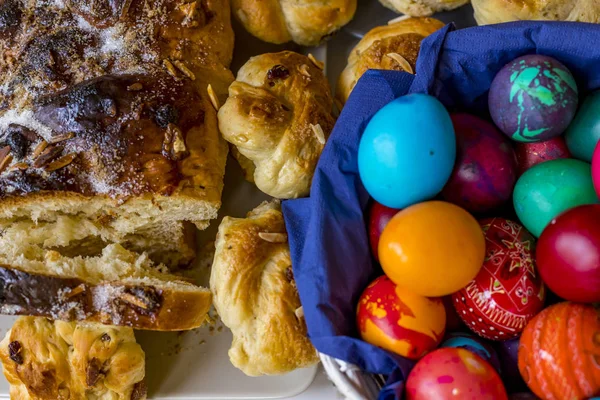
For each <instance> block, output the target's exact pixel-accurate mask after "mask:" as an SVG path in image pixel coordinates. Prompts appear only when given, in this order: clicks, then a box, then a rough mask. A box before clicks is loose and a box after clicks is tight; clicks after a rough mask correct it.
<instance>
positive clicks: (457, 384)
mask: <svg viewBox="0 0 600 400" xmlns="http://www.w3.org/2000/svg"><path fill="white" fill-rule="evenodd" d="M447 399H457V400H458V399H460V400H504V399H507V395H506V390H505V389H504V386H503V385H502V381H501V380H500V376H499V375H498V373H497V372H496V370H495V369H494V367H492V366H491V365H490V364H489V363H487V362H486V361H484V360H483V359H482V358H481V357H479V356H478V355H476V354H473V353H472V352H470V351H468V350H465V349H461V348H455V347H445V348H441V349H437V350H435V351H432V352H431V353H429V354H428V355H426V356H425V357H423V358H422V359H421V360H420V361H419V362H418V363H417V365H415V367H414V368H413V370H412V371H411V372H410V374H409V375H408V379H407V380H406V400H447Z"/></svg>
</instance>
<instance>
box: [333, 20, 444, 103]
mask: <svg viewBox="0 0 600 400" xmlns="http://www.w3.org/2000/svg"><path fill="white" fill-rule="evenodd" d="M443 26H444V23H443V22H441V21H439V20H437V19H435V18H408V19H405V20H402V21H399V22H395V23H392V24H389V25H383V26H378V27H375V28H373V29H371V30H370V31H369V32H367V34H366V35H365V36H364V37H363V38H362V39H361V41H360V42H358V44H357V45H356V46H355V47H354V49H352V51H351V52H350V56H349V57H348V65H346V68H344V71H343V72H342V74H341V75H340V78H339V80H338V84H337V88H336V99H337V100H338V101H339V102H340V103H341V104H345V103H346V101H347V100H348V97H349V96H350V93H351V92H352V89H354V86H355V85H356V83H357V82H358V80H359V79H360V77H361V76H362V74H364V73H365V72H367V70H369V69H387V70H397V71H407V72H410V73H414V70H415V66H416V63H417V56H418V55H419V48H420V46H421V41H422V40H423V39H424V38H425V37H426V36H429V35H431V34H432V33H433V32H435V31H437V30H438V29H440V28H442V27H443Z"/></svg>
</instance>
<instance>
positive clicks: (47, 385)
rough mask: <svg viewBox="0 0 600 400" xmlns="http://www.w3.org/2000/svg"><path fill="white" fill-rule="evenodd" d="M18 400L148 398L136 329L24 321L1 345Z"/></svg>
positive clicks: (19, 321)
mask: <svg viewBox="0 0 600 400" xmlns="http://www.w3.org/2000/svg"><path fill="white" fill-rule="evenodd" d="M0 360H1V361H2V365H3V369H4V376H5V377H6V379H7V380H8V382H9V384H10V398H11V399H13V400H69V399H114V400H143V399H145V398H146V384H145V383H144V375H145V365H144V364H145V363H144V361H145V355H144V352H143V350H142V348H141V347H140V346H139V345H138V344H137V343H136V341H135V337H134V335H133V330H132V329H131V328H125V327H116V326H106V325H101V324H92V323H73V322H71V323H69V322H62V321H54V322H53V321H50V320H48V319H46V318H40V317H20V318H18V319H17V321H16V322H15V323H14V325H13V327H12V329H11V330H10V331H8V333H7V334H6V336H5V338H4V340H2V342H0Z"/></svg>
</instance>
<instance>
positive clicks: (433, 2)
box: [379, 0, 535, 17]
mask: <svg viewBox="0 0 600 400" xmlns="http://www.w3.org/2000/svg"><path fill="white" fill-rule="evenodd" d="M534 1H535V0H534ZM379 2H380V3H381V4H383V5H384V6H385V7H387V8H389V9H390V10H393V11H396V12H397V13H401V14H406V15H410V16H411V17H427V16H429V15H431V14H433V13H436V12H439V11H448V10H454V9H455V8H458V7H460V6H464V5H465V4H467V3H468V2H469V0H379Z"/></svg>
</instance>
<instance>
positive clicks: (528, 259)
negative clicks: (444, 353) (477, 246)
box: [452, 218, 546, 340]
mask: <svg viewBox="0 0 600 400" xmlns="http://www.w3.org/2000/svg"><path fill="white" fill-rule="evenodd" d="M479 223H480V225H481V228H482V230H483V232H484V236H485V246H486V254H485V259H484V262H483V267H482V268H481V270H480V271H479V273H478V274H477V276H476V277H475V278H474V279H473V280H472V281H471V282H469V283H468V284H467V286H465V287H464V288H463V289H461V290H460V291H458V292H456V293H454V294H453V295H452V300H453V304H454V307H455V308H456V311H457V312H458V315H459V316H460V317H461V318H462V320H463V321H464V323H465V324H466V325H467V326H468V327H469V328H470V329H471V330H472V331H473V332H475V333H477V334H478V335H479V336H481V337H484V338H486V339H490V340H508V339H512V338H514V337H517V336H518V335H519V334H520V333H521V332H522V331H523V329H525V326H526V325H527V322H529V321H530V320H531V319H532V318H533V317H534V316H535V315H536V314H537V313H538V312H540V311H541V310H542V308H543V307H544V301H545V298H546V293H545V287H544V283H543V282H542V279H541V277H540V274H539V273H538V271H537V268H536V265H535V258H534V254H535V239H534V237H533V236H532V235H531V234H530V233H529V232H527V230H526V229H525V228H524V227H523V226H522V225H520V224H519V223H517V222H514V221H511V220H508V219H504V218H487V219H483V220H481V221H480V222H479Z"/></svg>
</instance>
